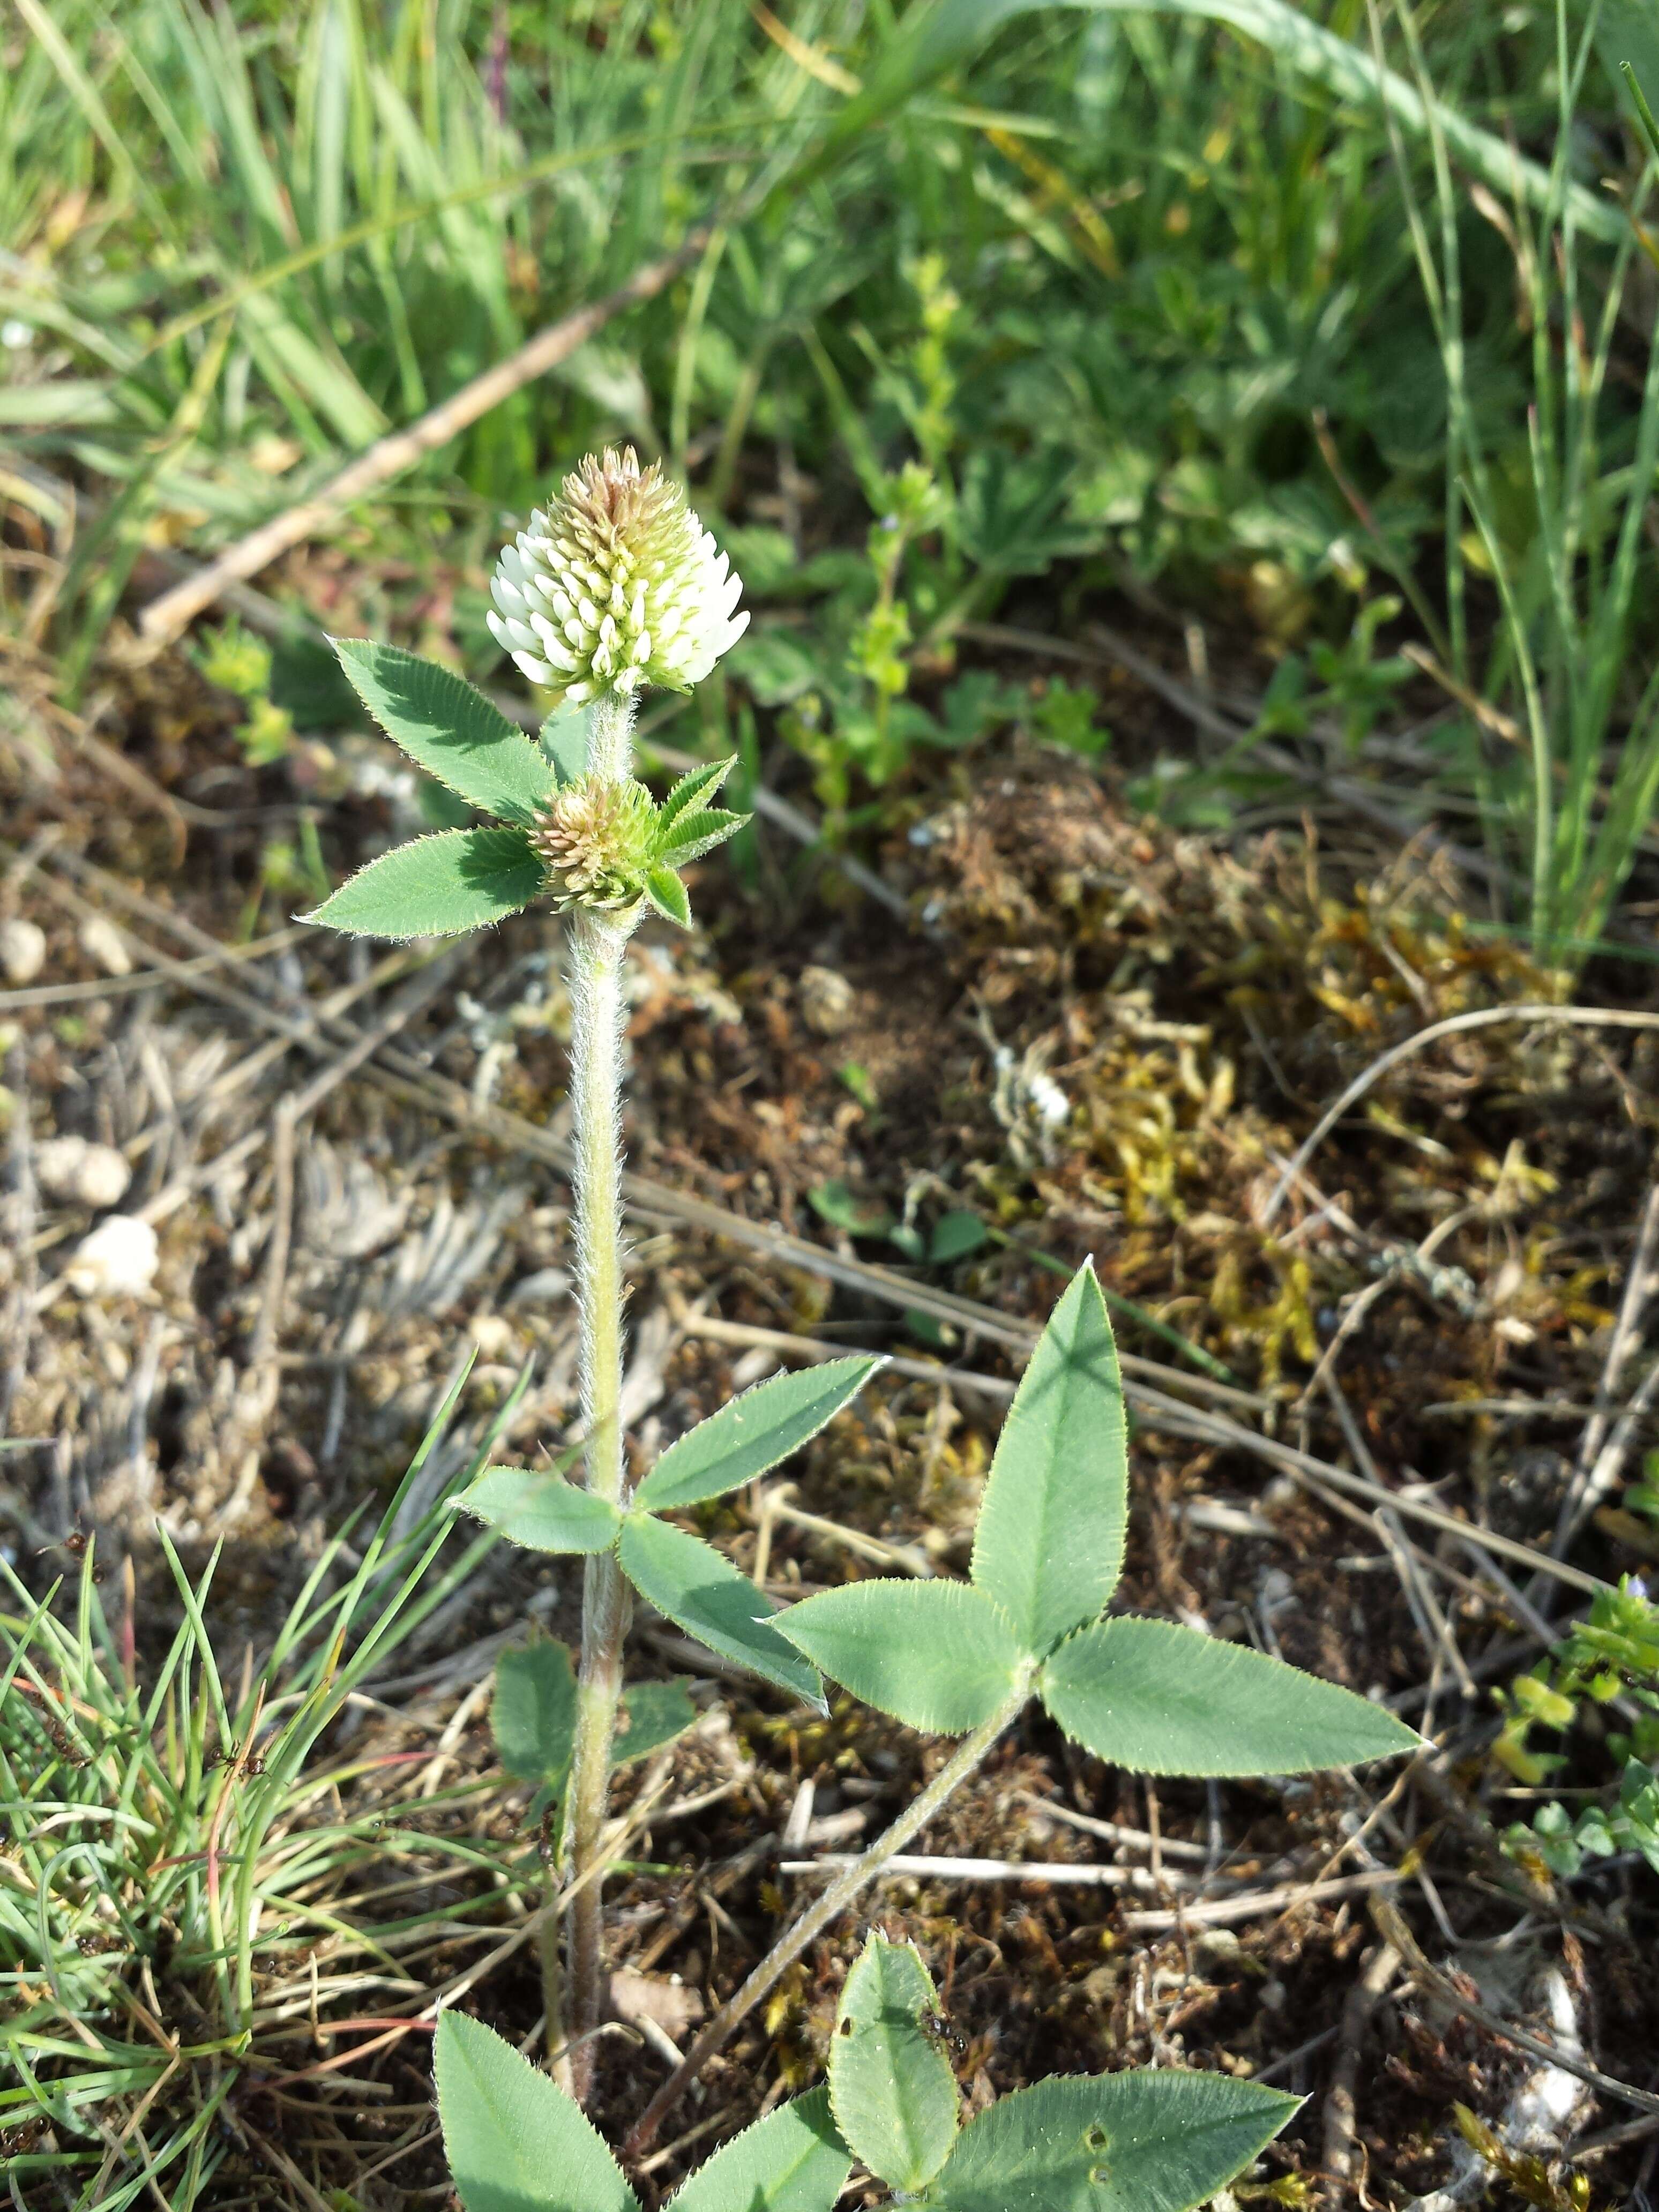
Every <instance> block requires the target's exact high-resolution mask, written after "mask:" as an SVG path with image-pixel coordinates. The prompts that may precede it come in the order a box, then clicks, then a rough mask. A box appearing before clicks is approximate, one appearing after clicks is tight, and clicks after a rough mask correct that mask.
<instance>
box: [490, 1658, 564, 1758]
mask: <svg viewBox="0 0 1659 2212" xmlns="http://www.w3.org/2000/svg"><path fill="white" fill-rule="evenodd" d="M489 1727H490V1732H491V1734H492V1735H494V1736H495V1756H496V1757H497V1758H498V1759H500V1760H501V1765H503V1766H504V1767H505V1768H506V1769H507V1772H508V1773H509V1774H512V1775H516V1776H517V1778H518V1779H519V1780H520V1782H539V1783H543V1784H545V1785H546V1786H547V1787H549V1788H550V1789H553V1790H562V1789H563V1787H564V1778H565V1776H566V1774H567V1773H568V1771H569V1767H570V1747H571V1745H572V1744H573V1743H574V1741H575V1735H576V1670H575V1668H574V1667H573V1666H572V1665H571V1663H570V1653H569V1650H568V1647H567V1646H566V1645H564V1644H560V1643H557V1642H556V1641H555V1640H554V1638H551V1637H540V1638H538V1639H537V1641H536V1642H535V1643H534V1644H522V1645H520V1648H519V1649H518V1650H515V1651H503V1652H502V1654H501V1657H500V1658H499V1659H498V1660H497V1661H496V1662H495V1699H494V1700H493V1701H492V1703H491V1705H490V1708H489Z"/></svg>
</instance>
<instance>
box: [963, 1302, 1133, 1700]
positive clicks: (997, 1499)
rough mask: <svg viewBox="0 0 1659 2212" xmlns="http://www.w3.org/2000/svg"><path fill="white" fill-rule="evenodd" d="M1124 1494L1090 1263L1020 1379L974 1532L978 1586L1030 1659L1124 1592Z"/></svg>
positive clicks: (1104, 1325)
mask: <svg viewBox="0 0 1659 2212" xmlns="http://www.w3.org/2000/svg"><path fill="white" fill-rule="evenodd" d="M1128 1494H1129V1463H1128V1455H1127V1444H1126V1440H1125V1431H1124V1420H1123V1385H1122V1382H1121V1378H1120V1376H1119V1374H1118V1366H1117V1351H1116V1347H1115V1346H1114V1344H1113V1342H1112V1325H1111V1323H1110V1322H1109V1321H1108V1320H1107V1318H1106V1301H1105V1300H1104V1298H1103V1297H1101V1295H1100V1285H1099V1284H1098V1283H1097V1282H1096V1280H1095V1274H1094V1269H1093V1268H1092V1267H1091V1266H1089V1265H1088V1264H1087V1263H1086V1262H1085V1264H1084V1266H1082V1267H1079V1269H1078V1272H1077V1273H1076V1274H1075V1275H1073V1278H1072V1279H1071V1282H1070V1283H1069V1285H1067V1286H1066V1291H1065V1292H1064V1293H1063V1295H1062V1296H1061V1297H1060V1304H1058V1305H1057V1306H1056V1307H1055V1308H1054V1312H1053V1313H1052V1314H1051V1315H1050V1316H1049V1318H1048V1327H1047V1328H1045V1329H1044V1330H1043V1332H1042V1336H1041V1337H1040V1338H1039V1340H1038V1341H1037V1347H1036V1351H1035V1352H1033V1353H1032V1354H1031V1357H1030V1360H1029V1362H1028V1363H1027V1364H1026V1369H1025V1372H1024V1375H1023V1376H1021V1378H1020V1385H1019V1389H1018V1391H1017V1392H1016V1393H1015V1395H1014V1402H1013V1404H1012V1406H1011V1407H1009V1409H1008V1418H1007V1419H1006V1421H1005V1422H1004V1423H1003V1425H1002V1434H1001V1436H1000V1438H999V1439H998V1442H997V1448H996V1455H995V1457H994V1459H993V1460H992V1462H991V1474H990V1480H989V1481H988V1482H987V1484H986V1486H985V1502H984V1504H982V1505H981V1508H980V1514H979V1526H978V1528H976V1529H975V1534H974V1561H973V1577H974V1580H975V1583H977V1584H978V1585H979V1587H980V1589H982V1590H984V1591H985V1592H986V1593H987V1595H989V1596H991V1597H994V1598H995V1600H996V1601H997V1602H998V1604H999V1605H1000V1606H1001V1607H1002V1608H1003V1611H1004V1612H1005V1613H1006V1614H1007V1616H1008V1618H1009V1620H1011V1621H1012V1623H1013V1626H1014V1632H1015V1634H1016V1635H1018V1637H1020V1638H1022V1639H1023V1640H1024V1647H1025V1649H1026V1650H1028V1651H1029V1652H1030V1653H1031V1655H1032V1656H1033V1657H1035V1658H1039V1659H1040V1658H1042V1656H1044V1655H1045V1654H1046V1653H1048V1652H1049V1651H1052V1650H1054V1646H1055V1644H1058V1643H1059V1641H1060V1638H1061V1637H1062V1636H1066V1635H1069V1633H1070V1632H1071V1631H1072V1630H1073V1629H1074V1628H1079V1627H1080V1626H1082V1624H1083V1623H1084V1622H1085V1620H1094V1619H1095V1618H1096V1617H1097V1615H1098V1614H1099V1613H1100V1612H1101V1610H1102V1608H1103V1607H1104V1605H1105V1604H1106V1601H1107V1600H1108V1599H1109V1597H1110V1596H1111V1595H1112V1592H1113V1591H1114V1590H1115V1589H1116V1588H1117V1583H1118V1577H1119V1576H1120V1575H1121V1573H1122V1571H1123V1532H1124V1527H1125V1523H1126V1522H1127V1516H1128Z"/></svg>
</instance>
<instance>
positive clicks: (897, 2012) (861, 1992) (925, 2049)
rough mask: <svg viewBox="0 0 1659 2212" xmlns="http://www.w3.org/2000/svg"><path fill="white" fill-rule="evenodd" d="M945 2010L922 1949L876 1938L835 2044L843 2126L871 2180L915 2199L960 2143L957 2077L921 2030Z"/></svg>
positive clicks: (834, 2077) (837, 2105)
mask: <svg viewBox="0 0 1659 2212" xmlns="http://www.w3.org/2000/svg"><path fill="white" fill-rule="evenodd" d="M936 2002H937V2001H936V1998H935V1996H934V1992H933V1983H932V1982H931V1981H930V1980H929V1978H928V1975H927V1967H926V1966H923V1964H922V1963H921V1954H920V1953H919V1952H918V1951H917V1950H916V1948H915V1945H914V1944H910V1943H890V1942H888V1941H887V1940H886V1938H885V1937H884V1936H870V1937H869V1938H868V1939H867V1941H866V1943H865V1946H864V1948H863V1950H862V1951H861V1952H860V1954H859V1955H858V1957H857V1958H856V1959H855V1960H854V1962H853V1971H852V1972H851V1973H850V1974H848V1977H847V1986H846V1988H845V1989H844V1990H842V1995H841V2004H840V2006H839V2008H838V2009H837V2012H836V2032H835V2033H834V2034H833V2035H832V2036H831V2037H830V2039H829V2103H830V2107H831V2109H832V2110H833V2112H834V2113H835V2115H836V2126H837V2127H838V2128H839V2129H840V2130H841V2131H842V2135H843V2136H845V2137H846V2138H847V2142H848V2148H849V2149H850V2150H851V2151H852V2152H853V2154H854V2156H855V2157H857V2158H860V2159H862V2160H863V2161H864V2163H865V2164H866V2166H868V2167H869V2169H870V2171H871V2172H872V2173H873V2174H875V2175H877V2176H878V2178H879V2179H881V2180H883V2181H884V2182H885V2183H886V2184H887V2185H888V2186H889V2188H890V2189H897V2190H902V2191H904V2192H905V2193H906V2194H907V2195H914V2194H915V2191H917V2190H918V2189H921V2188H923V2187H925V2186H926V2185H927V2183H928V2182H930V2181H931V2180H932V2179H933V2176H934V2175H935V2174H936V2173H937V2172H939V2168H940V2166H943V2165H944V2163H945V2159H946V2157H947V2156H948V2155H949V2153H950V2149H951V2144H952V2143H953V2142H955V2141H956V2136H957V2082H956V2076H955V2075H954V2074H953V2073H952V2072H951V2062H950V2060H949V2059H948V2058H947V2057H945V2053H944V2052H943V2051H941V2050H940V2049H939V2045H938V2044H937V2043H936V2042H935V2041H934V2040H933V2037H932V2036H931V2035H930V2034H929V2033H927V2028H926V2027H924V2026H923V2024H922V2023H923V2021H924V2019H925V2017H926V2015H927V2014H929V2013H931V2012H932V2011H933V2009H934V2007H935V2003H936Z"/></svg>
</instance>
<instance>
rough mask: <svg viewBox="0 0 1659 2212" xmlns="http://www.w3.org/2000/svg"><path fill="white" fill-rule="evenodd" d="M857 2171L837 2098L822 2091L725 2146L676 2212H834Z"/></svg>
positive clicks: (677, 2202) (674, 2202) (684, 2192)
mask: <svg viewBox="0 0 1659 2212" xmlns="http://www.w3.org/2000/svg"><path fill="white" fill-rule="evenodd" d="M852 2170H853V2161H852V2160H851V2159H850V2158H848V2155H847V2148H846V2145H845V2144H844V2143H843V2142H842V2140H841V2138H840V2136H837V2134H836V2130H835V2126H834V2124H833V2123H832V2121H831V2120H830V2118H829V2096H828V2094H827V2093H826V2092H825V2091H823V2089H814V2090H813V2091H812V2092H811V2094H810V2095H809V2096H805V2097H797V2098H796V2099H795V2100H794V2102H793V2104H790V2105H780V2106H779V2107H778V2109H777V2111H776V2112H769V2113H768V2114H767V2116H766V2118H764V2119H763V2120H757V2121H756V2123H755V2124H754V2125H753V2127H750V2128H745V2129H744V2131H743V2133H742V2134H741V2135H740V2136H735V2137H734V2138H733V2140H732V2142H729V2143H724V2144H722V2145H721V2147H720V2149H719V2150H717V2151H716V2152H715V2153H714V2156H713V2158H711V2159H710V2160H708V2163H707V2164H706V2165H705V2166H700V2167H699V2168H698V2170H697V2171H696V2173H694V2174H693V2175H692V2176H691V2178H690V2180H689V2181H687V2182H686V2183H685V2184H684V2186H683V2187H682V2188H681V2189H680V2190H679V2191H677V2193H676V2194H675V2195H674V2196H673V2197H670V2199H669V2212H830V2207H831V2206H832V2205H833V2204H834V2203H835V2202H836V2198H837V2197H839V2196H840V2194H841V2192H842V2190H843V2189H844V2188H845V2187H846V2185H847V2177H848V2174H849V2173H850V2172H852Z"/></svg>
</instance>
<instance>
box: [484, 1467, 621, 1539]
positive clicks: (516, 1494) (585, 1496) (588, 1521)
mask: <svg viewBox="0 0 1659 2212" xmlns="http://www.w3.org/2000/svg"><path fill="white" fill-rule="evenodd" d="M458 1503H459V1506H460V1509H461V1510H462V1512H464V1513H471V1514H473V1515H474V1516H476V1517H477V1519H478V1520H480V1521H484V1522H488V1523H489V1526H490V1527H491V1528H499V1529H500V1531H501V1534H502V1535H503V1536H505V1537H506V1538H507V1541H508V1543H510V1544H522V1545H523V1546H524V1547H525V1549H526V1551H529V1552H608V1551H609V1550H610V1549H611V1546H612V1545H613V1544H614V1543H615V1542H616V1541H617V1530H618V1529H619V1528H621V1527H622V1515H621V1514H620V1513H619V1512H618V1511H617V1509H616V1507H615V1506H614V1505H613V1504H611V1501H610V1500H609V1498H596V1497H595V1496H594V1494H593V1492H592V1491H591V1490H582V1489H579V1488H578V1487H577V1486H576V1485H575V1484H574V1482H567V1481H566V1480H565V1479H564V1477H563V1476H562V1474H558V1473H557V1472H556V1470H554V1469H552V1468H535V1467H487V1468H485V1469H484V1471H483V1474H481V1475H480V1476H479V1478H478V1480H477V1481H476V1482H475V1483H474V1484H473V1486H472V1487H471V1489H470V1490H469V1491H468V1492H466V1493H465V1496H464V1497H462V1498H460V1499H459V1501H458Z"/></svg>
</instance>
